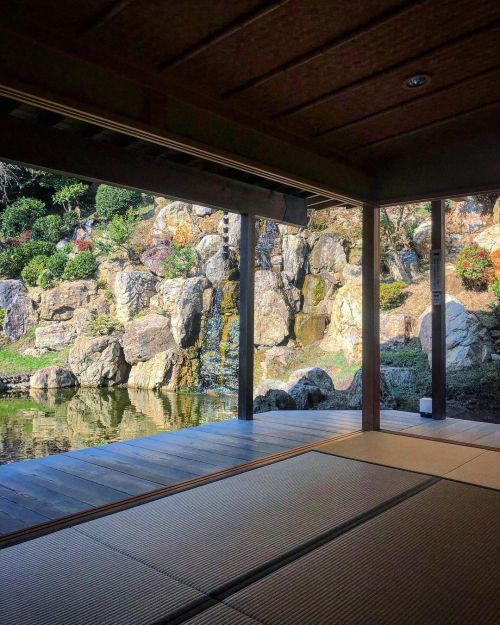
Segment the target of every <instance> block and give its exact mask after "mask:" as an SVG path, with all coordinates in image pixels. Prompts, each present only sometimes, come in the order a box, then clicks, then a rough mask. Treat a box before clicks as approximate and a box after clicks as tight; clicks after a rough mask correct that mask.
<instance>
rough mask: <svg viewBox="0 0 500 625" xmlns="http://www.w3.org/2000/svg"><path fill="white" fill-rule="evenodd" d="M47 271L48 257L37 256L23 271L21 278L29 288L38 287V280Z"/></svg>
mask: <svg viewBox="0 0 500 625" xmlns="http://www.w3.org/2000/svg"><path fill="white" fill-rule="evenodd" d="M46 269H47V257H46V256H42V255H40V256H35V257H34V258H32V259H31V260H30V261H29V263H28V264H27V265H26V266H25V267H24V269H23V270H22V271H21V278H22V279H23V280H24V282H25V283H26V284H27V285H29V286H36V285H37V284H38V278H39V277H40V275H41V274H42V272H44V271H45V270H46Z"/></svg>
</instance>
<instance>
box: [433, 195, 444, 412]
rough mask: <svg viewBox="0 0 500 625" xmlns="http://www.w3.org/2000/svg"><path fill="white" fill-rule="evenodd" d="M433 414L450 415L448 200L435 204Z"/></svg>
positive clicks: (437, 201) (434, 202)
mask: <svg viewBox="0 0 500 625" xmlns="http://www.w3.org/2000/svg"><path fill="white" fill-rule="evenodd" d="M431 217H432V230H431V256H430V261H431V263H430V265H431V293H432V418H433V419H445V418H446V301H445V297H446V295H445V272H444V266H445V253H446V251H445V245H444V239H445V203H444V201H443V200H436V201H433V202H432V208H431Z"/></svg>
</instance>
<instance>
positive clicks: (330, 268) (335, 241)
mask: <svg viewBox="0 0 500 625" xmlns="http://www.w3.org/2000/svg"><path fill="white" fill-rule="evenodd" d="M346 263H347V259H346V255H345V251H344V247H343V245H342V241H341V239H340V237H339V236H338V235H336V234H322V235H321V236H320V237H319V238H318V240H317V241H316V243H315V245H314V248H313V251H312V253H311V255H310V258H309V265H310V270H311V273H322V272H323V271H325V272H327V273H330V274H333V277H334V279H335V281H337V282H341V280H342V271H343V269H344V266H345V265H346Z"/></svg>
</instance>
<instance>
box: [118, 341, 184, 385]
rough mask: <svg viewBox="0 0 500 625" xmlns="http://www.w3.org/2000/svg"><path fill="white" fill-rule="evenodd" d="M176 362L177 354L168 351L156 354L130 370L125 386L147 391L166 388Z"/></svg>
mask: <svg viewBox="0 0 500 625" xmlns="http://www.w3.org/2000/svg"><path fill="white" fill-rule="evenodd" d="M177 360H178V354H177V352H176V351H173V350H168V351H164V352H160V353H158V354H156V355H155V356H153V358H151V359H150V360H147V361H145V362H138V363H136V364H135V365H134V366H133V367H132V369H131V370H130V375H129V378H128V382H127V386H129V387H130V388H143V389H149V390H158V389H160V388H162V387H164V386H166V385H167V384H168V381H169V378H170V376H171V374H172V370H173V368H174V365H175V364H176V362H177Z"/></svg>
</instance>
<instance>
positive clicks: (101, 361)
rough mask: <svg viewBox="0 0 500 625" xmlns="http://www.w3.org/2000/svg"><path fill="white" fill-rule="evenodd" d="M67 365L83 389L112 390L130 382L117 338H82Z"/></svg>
mask: <svg viewBox="0 0 500 625" xmlns="http://www.w3.org/2000/svg"><path fill="white" fill-rule="evenodd" d="M68 362H69V366H70V367H71V370H72V371H73V373H74V374H75V375H76V377H77V378H78V382H79V383H80V385H81V386H113V385H114V384H121V383H122V382H125V380H126V379H127V373H128V366H127V363H126V362H125V358H124V356H123V350H122V347H121V345H120V341H119V338H118V337H116V336H99V337H95V338H94V337H84V336H80V337H79V338H77V339H76V341H75V343H74V344H73V347H72V348H71V349H70V352H69V356H68Z"/></svg>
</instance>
